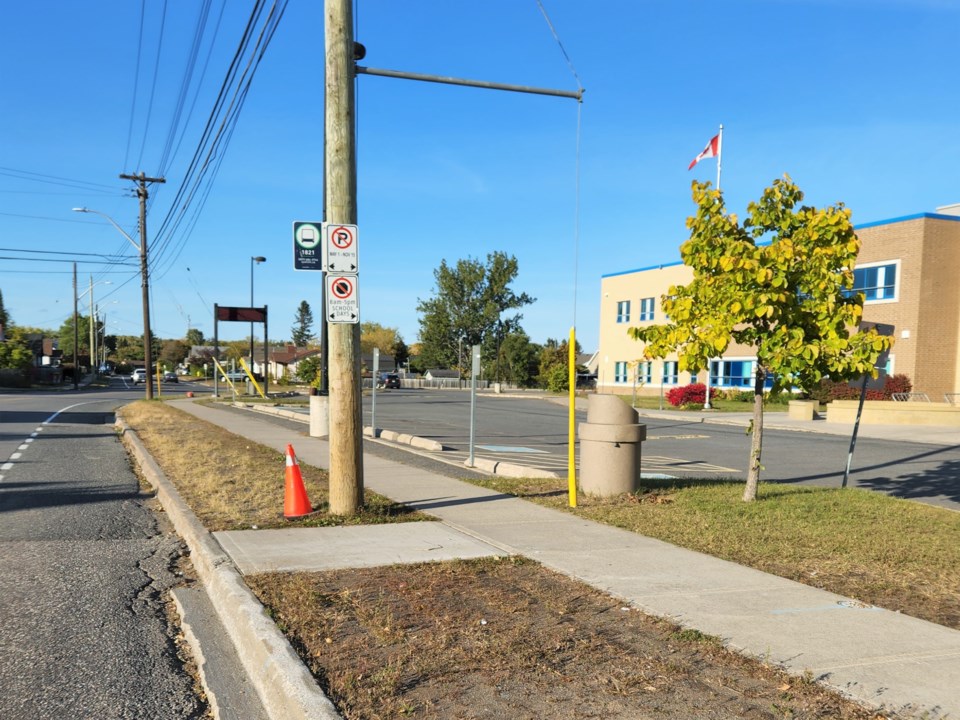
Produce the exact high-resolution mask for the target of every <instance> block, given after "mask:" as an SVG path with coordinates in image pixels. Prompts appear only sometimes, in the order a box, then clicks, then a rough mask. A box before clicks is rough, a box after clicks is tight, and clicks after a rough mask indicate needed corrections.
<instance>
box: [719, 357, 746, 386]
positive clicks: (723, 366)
mask: <svg viewBox="0 0 960 720" xmlns="http://www.w3.org/2000/svg"><path fill="white" fill-rule="evenodd" d="M752 376H753V362H752V361H750V360H711V361H710V384H711V385H713V386H714V387H746V388H748V387H751V386H752V385H753V379H752Z"/></svg>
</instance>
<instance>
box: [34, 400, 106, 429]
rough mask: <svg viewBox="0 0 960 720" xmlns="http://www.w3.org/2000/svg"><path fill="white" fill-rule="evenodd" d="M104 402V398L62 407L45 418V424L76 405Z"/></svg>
mask: <svg viewBox="0 0 960 720" xmlns="http://www.w3.org/2000/svg"><path fill="white" fill-rule="evenodd" d="M102 402H103V400H89V401H87V402H82V403H75V404H73V405H67V407H65V408H61V409H60V410H57V411H56V412H55V413H54V414H53V415H51V416H50V417H48V418H47V419H46V420H44V421H43V424H44V425H49V424H50V423H52V422H53V419H54V418H55V417H57V415H59V414H60V413H63V412H66V411H67V410H73V408H75V407H80V406H81V405H96V404H97V403H102ZM42 429H43V428H37V430H42Z"/></svg>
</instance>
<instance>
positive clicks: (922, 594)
mask: <svg viewBox="0 0 960 720" xmlns="http://www.w3.org/2000/svg"><path fill="white" fill-rule="evenodd" d="M471 482H478V484H481V485H484V486H486V487H490V488H492V489H495V490H498V491H500V492H503V493H508V494H512V495H517V496H519V497H524V498H527V499H530V500H534V501H536V502H539V503H541V504H544V505H548V506H550V507H554V508H557V509H564V510H570V508H568V507H567V494H566V484H565V483H566V481H565V480H561V481H557V480H511V479H509V478H491V479H488V480H484V481H471ZM643 482H644V484H645V487H644V488H641V490H640V491H639V492H638V493H636V494H635V495H624V496H621V497H617V498H610V499H605V500H602V499H598V498H591V497H586V496H581V497H579V498H578V507H577V508H576V509H575V510H573V512H576V513H577V514H578V515H581V516H583V517H586V518H589V519H591V520H596V521H598V522H602V523H606V524H609V525H615V526H617V527H621V528H624V529H627V530H632V531H633V532H637V533H641V534H643V535H647V536H649V537H654V538H658V539H660V540H665V541H667V542H669V543H673V544H674V545H679V546H681V547H685V548H689V549H691V550H697V551H699V552H703V553H707V554H709V555H713V556H715V557H720V558H724V559H725V560H731V561H733V562H736V563H739V564H741V565H749V566H750V567H754V568H757V569H758V570H763V571H765V572H770V573H773V574H776V575H780V576H781V577H786V578H790V579H791V580H796V581H798V582H802V583H805V584H807V585H811V586H813V587H818V588H823V589H824V590H829V591H831V592H835V593H838V594H840V595H846V596H848V597H853V598H856V599H857V600H860V601H862V602H865V603H869V604H871V605H876V606H879V607H884V608H888V609H890V610H899V611H900V612H903V613H906V614H908V615H912V616H914V617H918V618H922V619H924V620H929V621H931V622H935V623H939V624H941V625H945V626H947V627H952V628H955V629H960V513H956V512H953V511H951V510H946V509H944V508H937V507H932V506H930V505H924V504H921V503H916V502H911V501H908V500H899V499H897V498H891V497H887V496H885V495H881V494H879V493H875V492H870V491H868V490H855V489H849V488H848V489H845V490H839V489H838V490H831V489H824V488H812V487H797V486H790V485H776V484H764V485H762V486H761V493H760V495H761V497H760V499H759V500H758V501H757V502H754V503H744V502H742V501H741V500H740V496H741V494H742V492H743V485H742V483H739V482H725V481H717V480H696V479H676V480H644V481H643Z"/></svg>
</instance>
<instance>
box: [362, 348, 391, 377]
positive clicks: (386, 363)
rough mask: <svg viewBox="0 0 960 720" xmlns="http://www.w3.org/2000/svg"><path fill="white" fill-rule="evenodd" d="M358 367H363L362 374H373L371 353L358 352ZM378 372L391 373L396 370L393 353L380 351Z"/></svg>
mask: <svg viewBox="0 0 960 720" xmlns="http://www.w3.org/2000/svg"><path fill="white" fill-rule="evenodd" d="M360 367H361V368H363V375H364V376H367V375H372V374H373V353H360ZM379 367H380V372H382V373H385V372H387V373H392V372H396V371H397V361H396V360H395V359H394V357H393V355H387V354H386V353H380V366H379Z"/></svg>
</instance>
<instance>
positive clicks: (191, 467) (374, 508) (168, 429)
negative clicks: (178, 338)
mask: <svg viewBox="0 0 960 720" xmlns="http://www.w3.org/2000/svg"><path fill="white" fill-rule="evenodd" d="M121 415H122V416H123V418H124V420H126V421H127V423H128V424H129V425H130V427H132V428H133V429H134V431H136V433H137V435H139V436H140V438H141V440H143V444H144V445H145V446H146V448H147V450H149V451H150V454H151V455H152V456H153V457H154V459H155V460H156V461H157V463H159V465H160V467H161V468H162V469H163V471H164V473H165V474H166V475H167V477H168V478H170V480H171V482H173V484H174V485H175V486H176V488H177V491H178V492H179V493H180V495H181V497H183V499H184V501H185V502H186V503H187V504H188V505H189V506H190V507H191V508H192V509H193V512H194V514H196V516H197V518H198V519H199V520H200V522H201V523H203V525H204V527H206V528H207V530H209V531H210V532H217V531H220V530H248V529H250V528H279V527H321V526H329V525H370V524H375V523H391V522H408V521H420V520H430V519H431V518H430V517H429V516H428V515H425V514H423V513H418V512H413V511H411V510H410V509H409V508H407V507H405V506H403V505H400V504H398V503H395V502H393V501H392V500H390V499H388V498H385V497H383V496H382V495H377V494H376V493H374V492H371V491H369V490H367V491H365V492H364V507H363V511H362V512H361V513H360V514H358V515H357V516H355V517H349V518H344V517H341V516H337V515H331V514H330V513H329V512H328V509H329V502H328V498H329V487H330V480H329V476H328V475H327V472H326V471H325V470H321V469H319V468H315V467H312V466H310V465H306V464H304V463H300V473H301V475H302V476H303V484H304V487H305V488H306V490H307V496H308V497H309V498H310V502H311V504H312V506H313V508H314V510H315V512H314V513H313V514H312V515H309V516H307V517H305V518H300V519H297V520H286V519H285V518H284V517H283V496H284V469H285V465H286V458H285V456H284V455H283V453H280V452H277V451H276V450H272V449H271V448H268V447H265V446H263V445H259V444H257V443H255V442H253V441H252V440H247V439H246V438H242V437H240V436H238V435H234V434H233V433H230V432H227V431H226V430H224V429H223V428H220V427H218V426H216V425H212V424H210V423H208V422H205V421H203V420H200V419H198V418H195V417H193V416H192V415H188V414H187V413H185V412H182V411H180V410H177V409H176V408H172V407H170V406H169V405H166V404H165V403H162V402H148V401H146V400H140V401H137V402H135V403H132V404H131V405H127V406H125V407H124V408H123V409H122V411H121Z"/></svg>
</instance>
